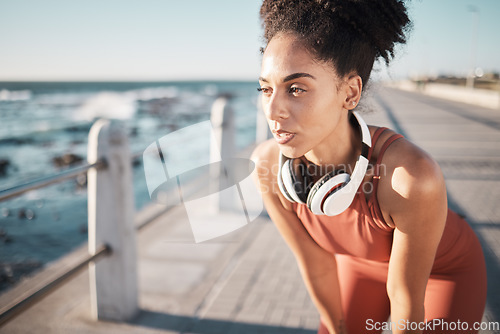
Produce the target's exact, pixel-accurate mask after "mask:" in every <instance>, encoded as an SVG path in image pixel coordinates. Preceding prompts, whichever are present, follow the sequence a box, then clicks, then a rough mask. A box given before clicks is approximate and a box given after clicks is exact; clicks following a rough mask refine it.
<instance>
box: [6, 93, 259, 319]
mask: <svg viewBox="0 0 500 334" xmlns="http://www.w3.org/2000/svg"><path fill="white" fill-rule="evenodd" d="M231 112H232V111H231V109H230V108H228V98H227V97H221V98H219V99H217V100H216V101H215V102H214V105H213V108H212V121H214V119H219V121H220V122H219V123H220V124H218V125H217V124H216V128H217V129H219V130H220V131H222V130H224V131H234V128H232V127H231V129H228V126H223V125H224V124H226V125H227V122H223V120H226V118H227V117H229V115H230V114H231ZM228 114H229V115H228ZM261 114H262V113H259V114H258V115H259V116H261ZM214 117H215V118H214ZM215 123H217V122H215ZM224 135H226V134H224ZM268 135H269V133H268V127H267V122H266V120H265V118H263V117H262V116H261V117H258V118H257V138H256V139H257V140H256V141H257V142H260V141H263V140H265V139H266V138H267V137H268ZM220 137H221V138H219V139H220V142H219V143H218V144H217V145H218V146H220V148H221V153H222V154H223V155H228V156H229V155H230V154H231V150H232V149H233V148H232V147H226V146H227V142H228V141H229V142H231V143H232V142H233V140H223V134H220ZM223 142H226V144H225V146H224V147H223ZM223 151H224V152H223ZM140 156H142V153H136V154H133V155H131V154H130V151H129V145H128V138H127V135H126V134H125V130H124V129H123V128H122V127H121V126H120V125H119V124H118V123H111V122H110V121H107V120H98V121H97V122H96V123H95V124H94V125H93V126H92V128H91V129H90V132H89V143H88V155H87V157H88V164H86V165H83V166H78V167H74V168H71V169H68V170H65V171H63V172H60V173H57V174H55V175H51V176H48V177H44V178H40V179H36V180H33V181H31V182H28V183H25V184H22V185H19V186H15V187H12V188H9V189H6V190H2V191H0V202H2V201H5V200H8V199H11V198H13V197H16V196H20V195H22V194H24V193H26V192H29V191H31V190H35V189H39V188H43V187H47V186H50V185H52V184H56V183H60V182H63V181H66V180H69V179H72V178H74V177H77V176H78V175H80V174H82V173H87V189H88V216H89V217H88V231H89V232H88V233H89V240H88V249H89V254H88V255H87V256H85V257H84V258H83V259H81V260H80V261H78V263H75V264H73V265H72V267H71V268H70V269H67V270H66V271H64V272H63V273H61V274H59V275H58V276H57V277H56V278H54V279H52V280H51V281H50V282H48V283H46V284H45V285H44V286H43V287H41V288H38V289H37V290H36V291H34V292H32V293H30V294H29V295H27V296H26V297H23V298H22V299H20V300H15V301H12V302H11V303H9V305H7V307H3V309H2V307H0V326H2V325H4V324H5V323H7V322H8V321H10V320H12V319H13V318H15V317H16V316H17V315H19V314H21V313H22V312H23V311H25V310H26V309H28V308H29V307H31V306H32V305H34V304H35V303H36V302H38V301H40V300H41V299H42V298H44V297H45V296H47V295H48V294H50V293H51V292H53V291H55V290H56V289H58V288H59V287H60V286H61V285H63V284H64V283H66V282H67V281H68V280H69V279H71V278H73V277H74V276H75V275H76V274H78V273H80V272H81V271H82V270H83V269H85V268H86V267H87V266H88V268H89V274H90V284H91V289H90V290H91V313H92V315H93V317H94V319H96V320H97V319H107V320H114V321H124V320H128V319H130V318H131V317H133V316H134V315H135V313H136V312H137V311H138V287H137V267H136V245H135V233H136V230H140V229H141V228H143V227H144V226H146V225H147V224H148V223H149V222H150V221H152V220H154V219H155V218H156V217H157V216H158V215H159V214H161V213H155V215H154V216H152V217H148V219H147V220H146V221H145V222H142V223H141V224H139V225H138V226H134V222H133V217H134V216H135V214H134V211H133V210H134V209H133V208H134V205H133V196H132V193H133V188H132V179H131V165H132V163H131V162H132V161H133V160H135V159H136V158H138V157H140ZM165 211H166V210H164V211H162V212H165ZM103 258H106V263H102V262H103V261H99V262H97V261H98V260H102V259H103ZM116 272H120V273H122V274H123V275H121V277H115V276H114V274H115V273H116ZM118 280H121V282H120V283H119V284H118V283H117V281H118ZM103 292H105V293H103ZM102 296H106V298H105V299H104V297H102Z"/></svg>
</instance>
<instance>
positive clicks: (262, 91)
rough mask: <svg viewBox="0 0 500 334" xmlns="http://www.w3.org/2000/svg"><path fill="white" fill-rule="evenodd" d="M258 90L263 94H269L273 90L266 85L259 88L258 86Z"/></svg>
mask: <svg viewBox="0 0 500 334" xmlns="http://www.w3.org/2000/svg"><path fill="white" fill-rule="evenodd" d="M257 91H259V92H261V93H263V94H268V93H270V92H271V90H270V89H269V88H266V87H259V88H257Z"/></svg>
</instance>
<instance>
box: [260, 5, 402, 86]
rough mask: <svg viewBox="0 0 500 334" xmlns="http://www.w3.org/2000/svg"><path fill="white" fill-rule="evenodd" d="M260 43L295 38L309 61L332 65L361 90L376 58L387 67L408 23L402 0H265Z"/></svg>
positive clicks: (261, 13)
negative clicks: (353, 78) (284, 35)
mask: <svg viewBox="0 0 500 334" xmlns="http://www.w3.org/2000/svg"><path fill="white" fill-rule="evenodd" d="M260 17H261V20H262V25H263V27H264V39H265V42H266V43H269V41H271V39H272V38H273V37H274V36H276V35H279V34H281V33H294V34H296V35H297V36H298V37H299V38H300V40H301V41H302V42H303V43H304V45H305V46H306V48H307V49H308V50H310V52H311V54H312V56H313V57H315V58H316V59H318V60H322V61H331V62H332V63H333V65H334V67H335V69H336V71H337V74H338V75H339V76H340V77H344V76H345V75H347V74H350V73H352V72H355V73H357V74H358V75H359V76H360V77H361V79H362V80H363V84H364V85H366V83H367V82H368V79H369V77H370V72H371V70H372V68H373V63H374V62H375V60H376V59H378V58H380V57H382V58H383V59H384V60H385V63H386V64H389V61H390V60H391V59H392V58H393V57H394V46H395V44H396V43H401V44H404V43H406V37H405V34H406V32H407V31H408V30H409V29H410V27H411V23H410V19H409V18H408V15H407V11H406V6H405V4H404V2H403V1H402V0H264V2H263V3H262V6H261V8H260Z"/></svg>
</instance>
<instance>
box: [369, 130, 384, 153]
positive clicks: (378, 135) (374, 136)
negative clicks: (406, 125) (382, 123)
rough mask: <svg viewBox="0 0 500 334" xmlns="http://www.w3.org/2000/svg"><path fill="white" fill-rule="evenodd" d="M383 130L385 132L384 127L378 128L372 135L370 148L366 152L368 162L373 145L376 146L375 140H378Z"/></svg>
mask: <svg viewBox="0 0 500 334" xmlns="http://www.w3.org/2000/svg"><path fill="white" fill-rule="evenodd" d="M385 130H387V128H386V127H380V128H378V129H377V130H375V133H374V134H373V137H372V146H371V147H370V150H369V151H368V161H370V159H371V157H372V153H373V148H374V147H375V145H377V140H378V139H379V137H380V135H381V134H382V133H383V132H384V131H385Z"/></svg>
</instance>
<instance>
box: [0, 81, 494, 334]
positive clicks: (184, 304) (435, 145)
mask: <svg viewBox="0 0 500 334" xmlns="http://www.w3.org/2000/svg"><path fill="white" fill-rule="evenodd" d="M373 94H374V96H373V100H374V102H373V107H374V108H375V109H376V111H375V112H374V113H370V114H367V115H366V116H365V118H366V120H367V121H368V123H371V124H379V125H383V126H388V127H391V128H394V129H395V130H397V131H399V132H401V133H402V134H404V135H405V136H406V137H407V138H409V139H410V140H412V141H414V142H415V143H416V144H417V145H419V146H421V147H422V148H424V149H425V150H427V151H428V152H429V153H430V154H431V155H432V156H433V157H434V158H435V159H436V160H437V161H438V162H439V164H440V165H441V167H442V169H443V171H444V173H445V176H446V181H447V185H448V190H449V199H450V205H451V206H452V207H453V208H454V209H455V210H457V211H458V212H460V213H461V214H464V215H465V216H466V217H467V219H468V221H469V222H470V224H471V225H472V227H473V228H474V229H475V231H476V232H477V234H478V236H479V238H480V240H481V242H482V245H483V249H484V252H485V257H486V260H487V265H488V279H489V286H488V307H487V310H486V312H485V317H484V320H485V321H500V285H499V282H500V280H499V278H500V206H499V205H498V203H500V145H499V143H500V111H499V110H491V109H485V108H480V107H473V106H469V105H465V104H459V103H454V102H449V101H444V100H439V99H435V98H430V97H425V96H422V95H418V94H414V93H409V92H401V91H397V90H392V89H380V90H378V91H376V92H374V93H373ZM190 233H191V232H190V229H189V225H188V221H187V215H186V212H185V210H184V208H183V207H176V208H174V209H172V210H170V211H169V212H168V213H167V214H164V215H161V216H159V217H158V218H157V219H156V220H155V221H153V222H152V223H150V224H149V225H148V226H146V227H145V228H144V229H142V230H141V231H140V233H139V235H138V252H139V260H138V261H139V262H138V264H139V284H140V287H139V291H140V312H139V314H138V316H137V317H136V319H134V320H133V321H131V322H129V323H113V322H104V321H99V322H94V321H93V320H91V318H90V300H89V284H88V273H87V272H84V273H82V274H81V275H79V276H78V277H76V278H75V279H74V280H72V281H71V282H69V283H68V284H66V285H65V286H64V287H62V288H61V289H59V290H58V291H56V292H55V293H53V294H52V295H50V296H48V297H47V298H45V299H44V300H42V301H41V302H40V303H38V304H36V305H34V306H33V307H32V308H30V309H29V310H28V311H26V312H24V313H23V314H21V315H20V316H18V317H17V318H15V319H14V320H13V321H12V322H10V323H8V324H7V325H5V326H4V327H1V328H0V333H141V334H142V333H145V334H147V333H186V334H187V333H199V334H209V333H214V334H216V333H217V334H219V333H231V334H233V333H234V334H236V333H270V334H271V333H273V334H274V333H311V334H313V333H316V328H317V326H318V322H319V317H318V314H317V312H316V311H315V309H314V306H313V304H312V302H311V300H310V299H309V297H308V295H307V293H306V290H305V288H304V285H303V283H302V281H301V278H300V274H299V272H298V268H297V265H296V264H295V261H294V259H293V255H292V254H291V252H290V251H289V250H288V248H287V246H286V245H285V244H284V242H283V240H282V238H281V237H280V235H279V234H278V232H277V230H276V228H275V227H274V225H273V224H272V222H270V220H269V219H268V218H267V216H266V215H265V214H264V215H262V216H261V217H260V218H258V219H257V220H256V221H254V222H252V223H251V224H248V225H247V226H245V227H244V228H242V229H240V230H238V231H236V232H234V233H232V234H230V235H227V236H224V237H221V238H218V239H216V240H215V241H210V242H206V243H202V244H194V243H192V241H191V240H192V236H191V235H190ZM82 251H83V250H82ZM73 257H75V254H73V255H70V256H67V257H66V258H64V259H62V260H61V261H59V263H58V264H57V265H58V266H59V267H61V266H63V265H64V263H65V261H68V262H69V261H70V259H71V258H73ZM45 275H49V273H46V274H45ZM33 284H36V282H26V283H24V285H23V286H20V287H18V288H17V289H14V290H12V291H11V292H10V293H11V294H10V295H3V296H0V305H1V302H2V301H5V300H6V298H11V296H12V293H14V292H16V293H19V292H20V291H23V290H24V289H27V288H28V287H29V286H30V285H33ZM481 333H483V334H489V333H497V334H498V333H500V332H494V331H482V332H481Z"/></svg>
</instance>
